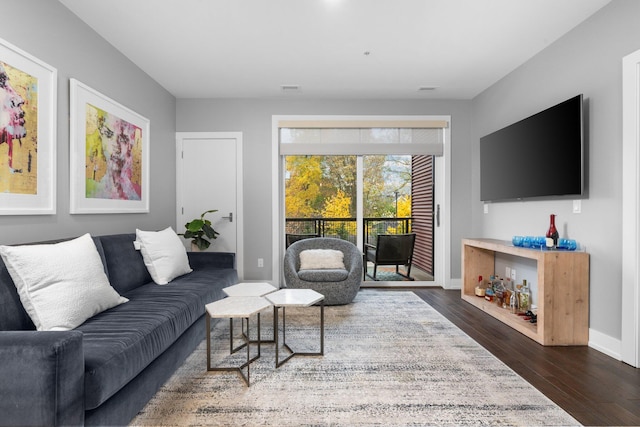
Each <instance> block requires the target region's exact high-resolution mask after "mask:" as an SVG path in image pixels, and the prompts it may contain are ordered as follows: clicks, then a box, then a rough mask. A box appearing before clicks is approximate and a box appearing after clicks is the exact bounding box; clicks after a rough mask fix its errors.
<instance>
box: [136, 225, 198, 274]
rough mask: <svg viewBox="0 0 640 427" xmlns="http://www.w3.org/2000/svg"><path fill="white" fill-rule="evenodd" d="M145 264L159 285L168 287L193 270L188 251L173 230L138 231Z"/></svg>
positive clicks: (169, 228)
mask: <svg viewBox="0 0 640 427" xmlns="http://www.w3.org/2000/svg"><path fill="white" fill-rule="evenodd" d="M136 239H137V240H136V241H137V242H138V243H139V245H140V251H141V252H142V258H143V259H144V264H145V265H146V266H147V270H149V274H150V275H151V278H152V279H153V281H154V282H156V283H157V284H158V285H166V284H167V283H169V282H170V281H172V280H173V279H175V278H176V277H178V276H182V275H183V274H187V273H191V272H192V271H193V270H192V269H191V266H190V265H189V258H188V257H187V250H186V249H185V247H184V245H183V244H182V241H181V240H180V238H179V237H178V235H177V234H176V232H175V231H173V228H171V227H167V228H165V229H164V230H162V231H142V230H136Z"/></svg>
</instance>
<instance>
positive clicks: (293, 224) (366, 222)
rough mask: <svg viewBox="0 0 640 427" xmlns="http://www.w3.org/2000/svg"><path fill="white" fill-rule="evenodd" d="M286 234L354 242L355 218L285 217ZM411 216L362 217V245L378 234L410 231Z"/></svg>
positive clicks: (372, 239)
mask: <svg viewBox="0 0 640 427" xmlns="http://www.w3.org/2000/svg"><path fill="white" fill-rule="evenodd" d="M285 222H286V226H285V233H286V234H317V235H319V236H322V237H335V238H338V239H342V240H348V241H349V242H351V243H353V244H356V238H357V237H356V236H357V232H356V231H357V230H356V224H357V223H356V219H355V218H287V219H286V220H285ZM412 222H413V218H411V217H407V218H363V233H362V236H363V242H362V243H363V245H362V247H363V248H364V244H365V243H370V244H375V243H376V240H377V238H378V234H403V233H410V232H411V224H412Z"/></svg>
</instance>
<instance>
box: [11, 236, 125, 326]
mask: <svg viewBox="0 0 640 427" xmlns="http://www.w3.org/2000/svg"><path fill="white" fill-rule="evenodd" d="M0 255H2V259H3V260H4V263H5V265H6V266H7V270H8V271H9V274H10V275H11V278H12V279H13V282H14V283H15V285H16V288H17V290H18V295H19V296H20V301H21V302H22V305H23V306H24V309H25V310H26V311H27V314H29V317H31V320H32V321H33V323H34V325H36V328H37V329H38V330H39V331H69V330H71V329H73V328H75V327H77V326H80V325H81V324H82V323H84V321H85V320H87V319H89V318H90V317H93V316H95V315H96V314H98V313H100V312H102V311H104V310H107V309H109V308H111V307H115V306H116V305H119V304H122V303H125V302H127V301H129V300H128V299H126V298H124V297H122V296H120V295H119V294H118V292H116V290H115V289H113V288H112V287H111V284H110V283H109V279H108V278H107V275H106V274H105V272H104V267H103V265H102V260H101V259H100V255H99V254H98V250H97V249H96V245H95V244H94V243H93V240H92V239H91V236H90V235H89V234H85V235H83V236H81V237H78V238H77V239H73V240H69V241H66V242H61V243H56V244H44V245H25V246H0Z"/></svg>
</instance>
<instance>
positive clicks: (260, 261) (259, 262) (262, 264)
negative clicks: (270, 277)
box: [258, 258, 264, 267]
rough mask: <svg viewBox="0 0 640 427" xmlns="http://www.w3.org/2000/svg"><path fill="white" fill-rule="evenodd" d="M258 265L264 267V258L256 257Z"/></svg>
mask: <svg viewBox="0 0 640 427" xmlns="http://www.w3.org/2000/svg"><path fill="white" fill-rule="evenodd" d="M258 267H264V258H258Z"/></svg>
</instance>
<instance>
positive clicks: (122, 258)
mask: <svg viewBox="0 0 640 427" xmlns="http://www.w3.org/2000/svg"><path fill="white" fill-rule="evenodd" d="M99 238H100V243H101V244H102V250H103V251H104V258H105V260H106V263H107V271H108V275H109V281H110V282H111V286H113V287H114V289H115V290H116V291H118V292H119V293H120V294H122V295H124V294H126V293H127V292H129V291H131V290H132V289H135V288H137V287H138V286H142V285H145V284H147V283H149V282H151V281H152V279H151V275H149V271H148V270H147V267H146V266H145V265H144V260H143V259H142V255H141V254H140V251H137V250H136V248H135V247H134V245H133V242H134V241H135V240H136V235H135V234H134V233H130V234H113V235H109V236H100V237H99Z"/></svg>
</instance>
